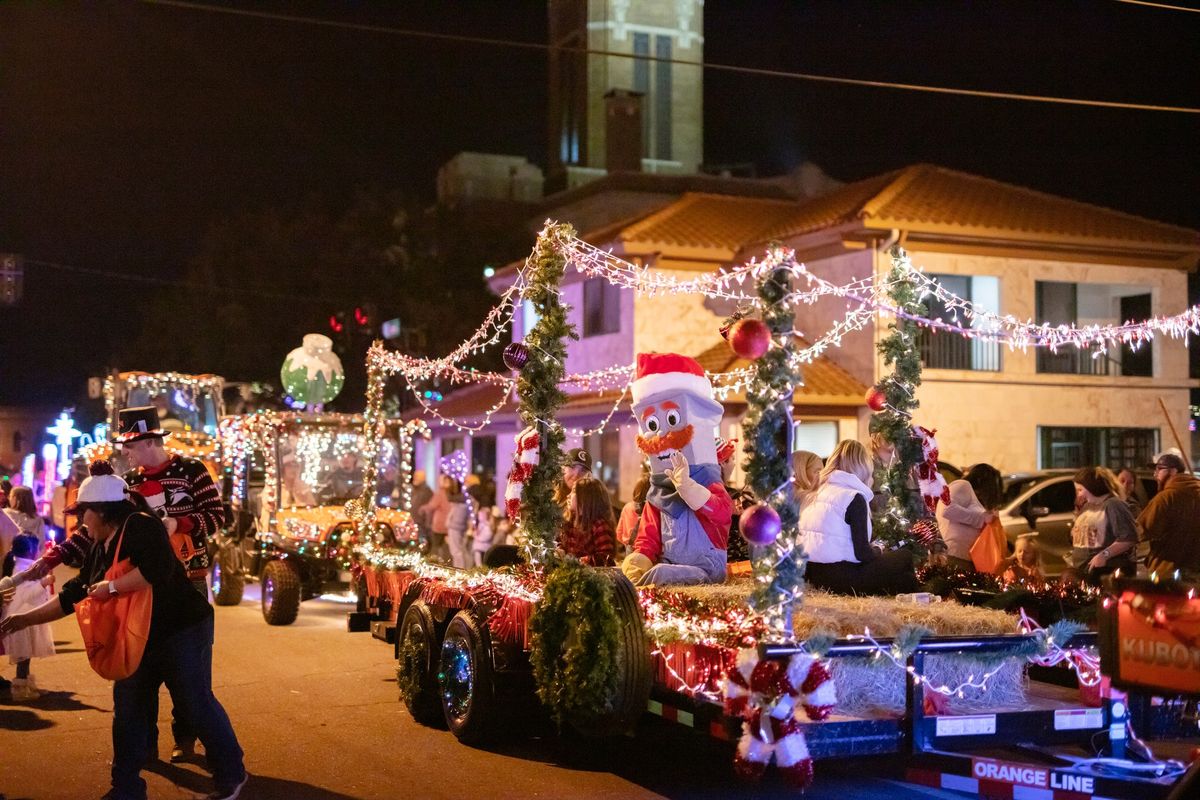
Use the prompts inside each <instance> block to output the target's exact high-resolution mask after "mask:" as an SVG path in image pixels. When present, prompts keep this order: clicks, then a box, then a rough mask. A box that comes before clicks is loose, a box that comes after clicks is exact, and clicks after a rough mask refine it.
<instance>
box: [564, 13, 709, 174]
mask: <svg viewBox="0 0 1200 800" xmlns="http://www.w3.org/2000/svg"><path fill="white" fill-rule="evenodd" d="M548 6H549V15H550V20H549V22H550V25H549V29H550V43H551V45H553V46H555V47H561V48H578V49H580V50H584V49H586V50H590V51H592V52H591V53H590V54H585V53H574V52H568V51H566V50H551V51H550V91H549V111H550V114H549V150H550V152H549V159H548V164H549V169H548V176H547V177H548V181H549V182H551V183H552V184H554V185H556V186H557V187H560V188H561V187H565V186H569V185H576V184H578V183H582V182H585V181H586V180H588V179H590V178H593V177H597V176H598V175H600V174H603V171H604V170H605V169H606V164H605V152H606V146H607V142H606V126H605V99H604V98H605V95H606V94H608V93H609V92H610V91H612V90H624V91H632V92H636V93H638V94H640V95H641V96H642V107H641V113H642V169H643V170H644V171H646V172H660V173H671V174H691V173H695V172H696V171H697V170H698V168H699V166H700V163H701V161H702V160H703V158H704V138H703V131H702V128H703V122H704V120H703V112H704V105H703V88H704V85H703V69H702V68H701V67H698V66H690V65H685V64H678V63H670V60H677V61H692V62H701V61H703V58H704V3H703V0H550V2H549V4H548ZM601 53H607V54H611V55H601Z"/></svg>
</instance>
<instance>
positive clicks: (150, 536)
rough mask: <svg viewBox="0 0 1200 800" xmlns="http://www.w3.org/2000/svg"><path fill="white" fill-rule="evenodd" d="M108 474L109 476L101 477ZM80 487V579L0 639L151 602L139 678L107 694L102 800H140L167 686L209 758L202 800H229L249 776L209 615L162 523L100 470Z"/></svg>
mask: <svg viewBox="0 0 1200 800" xmlns="http://www.w3.org/2000/svg"><path fill="white" fill-rule="evenodd" d="M106 470H107V472H106ZM92 471H93V474H92V476H91V477H89V478H87V479H86V480H84V482H83V484H82V485H81V486H80V487H79V495H78V499H77V501H76V503H75V505H74V506H72V507H71V508H70V509H69V513H71V514H78V515H79V516H80V517H81V518H82V520H83V524H84V525H86V526H87V529H88V530H89V531H90V532H91V533H92V535H93V536H94V537H95V543H94V544H93V545H92V546H91V547H90V548H89V549H88V552H87V555H86V556H85V558H84V562H83V567H82V568H81V569H80V572H79V574H78V575H77V576H76V577H74V578H72V579H71V580H69V581H67V582H66V583H65V584H63V587H62V591H61V592H60V593H59V594H58V596H57V597H53V598H51V599H50V600H49V601H47V602H46V603H43V604H42V605H40V606H38V607H37V608H35V609H33V610H30V611H26V612H24V613H18V614H12V615H11V616H8V617H6V618H5V619H4V621H3V622H0V635H5V636H7V635H11V634H13V633H16V632H18V631H22V630H25V629H26V628H28V627H30V626H31V625H39V624H44V623H48V622H53V621H55V620H57V619H61V618H62V617H64V616H66V615H67V614H70V613H72V612H73V611H74V610H75V606H76V604H78V603H79V602H81V601H82V600H83V599H84V598H85V597H90V598H92V599H93V601H94V602H104V601H105V600H106V599H108V598H110V597H114V596H117V595H120V594H124V593H127V592H139V591H149V592H153V602H152V611H151V617H150V631H149V635H148V637H147V640H146V649H145V653H144V654H143V656H142V660H141V663H140V664H139V665H138V667H137V669H136V671H135V672H134V673H133V674H132V675H130V676H129V677H128V678H124V679H122V680H119V681H116V682H115V683H114V684H113V725H112V741H113V759H112V789H111V790H110V791H109V792H108V793H107V794H105V795H104V798H102V800H144V799H145V797H146V782H145V781H144V780H143V779H142V777H141V774H140V773H141V771H142V768H143V767H144V766H145V764H146V761H147V756H148V755H149V752H148V745H149V741H148V740H147V737H146V720H147V719H149V718H150V717H151V715H152V714H154V713H155V707H156V705H155V704H156V701H157V698H158V690H159V687H160V686H162V684H163V683H166V684H167V686H168V687H169V688H171V689H172V694H173V695H174V696H175V697H176V698H177V699H178V700H180V701H181V702H182V703H184V704H185V705H186V707H187V712H188V717H189V719H191V720H193V721H194V723H195V727H196V731H197V733H198V734H199V736H200V740H201V741H202V742H204V748H205V751H206V753H207V754H208V761H209V765H210V767H211V768H212V772H213V780H214V782H215V783H216V790H215V791H214V792H212V793H211V794H209V795H208V798H209V800H236V798H237V797H238V795H239V794H240V793H241V790H242V788H243V787H244V786H245V784H246V781H247V780H248V776H247V774H246V769H245V767H244V765H243V763H242V748H241V746H240V745H239V744H238V740H237V735H236V734H235V733H234V731H233V726H232V725H231V724H230V722H229V717H228V716H227V715H226V713H225V709H224V708H222V706H221V703H220V702H219V701H218V700H217V698H216V697H215V696H214V695H213V690H212V642H213V611H212V607H211V606H209V605H208V603H207V602H205V600H204V598H203V597H201V596H200V594H199V593H198V592H197V591H196V590H195V589H194V588H193V587H192V585H191V584H190V583H189V581H188V579H187V576H186V574H185V573H184V569H183V565H182V564H180V562H179V560H178V559H177V558H176V557H175V556H174V554H173V553H172V550H171V547H170V545H169V544H168V543H167V537H166V531H165V530H164V527H163V524H162V521H161V520H160V519H158V518H156V517H154V516H152V515H151V514H148V513H144V512H143V511H140V510H139V508H142V509H144V508H146V505H145V503H144V502H142V501H141V498H137V500H136V501H135V500H134V499H132V498H131V495H130V492H129V487H128V485H127V484H126V483H125V481H123V480H121V479H120V478H118V477H117V476H116V475H113V474H111V471H112V468H111V467H110V466H109V465H108V464H107V463H104V462H100V463H98V464H94V465H92ZM125 560H128V561H129V563H130V565H131V566H132V567H133V569H132V570H131V571H130V572H127V573H125V574H123V575H121V576H120V577H118V578H116V579H114V580H111V581H110V580H108V579H107V578H106V577H105V575H106V573H107V572H108V570H109V569H110V568H111V567H112V565H113V564H114V563H115V562H120V561H125Z"/></svg>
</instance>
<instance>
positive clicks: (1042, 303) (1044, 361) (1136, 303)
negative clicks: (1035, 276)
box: [1037, 281, 1154, 378]
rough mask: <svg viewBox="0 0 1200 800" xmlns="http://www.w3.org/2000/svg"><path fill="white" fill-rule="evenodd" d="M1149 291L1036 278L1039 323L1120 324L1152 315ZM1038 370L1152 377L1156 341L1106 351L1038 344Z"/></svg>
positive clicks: (1064, 373)
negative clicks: (1056, 349)
mask: <svg viewBox="0 0 1200 800" xmlns="http://www.w3.org/2000/svg"><path fill="white" fill-rule="evenodd" d="M1150 299H1151V298H1150V293H1149V292H1147V291H1146V288H1145V287H1144V286H1125V285H1119V284H1108V283H1064V282H1061V281H1038V282H1037V321H1038V323H1039V324H1042V323H1049V324H1051V325H1077V326H1084V325H1120V324H1121V323H1122V322H1125V321H1131V322H1142V321H1144V320H1146V319H1148V318H1149V317H1150ZM1037 371H1038V372H1042V373H1049V374H1054V375H1120V376H1124V377H1131V376H1139V377H1147V378H1149V377H1153V376H1154V345H1153V343H1151V342H1146V343H1144V344H1142V345H1141V346H1140V347H1138V348H1136V349H1134V347H1132V346H1131V345H1122V346H1120V347H1112V348H1109V349H1107V350H1081V349H1079V348H1077V347H1063V348H1060V349H1059V351H1058V352H1057V353H1052V352H1050V351H1049V350H1047V349H1046V348H1044V347H1043V348H1039V349H1038V354H1037Z"/></svg>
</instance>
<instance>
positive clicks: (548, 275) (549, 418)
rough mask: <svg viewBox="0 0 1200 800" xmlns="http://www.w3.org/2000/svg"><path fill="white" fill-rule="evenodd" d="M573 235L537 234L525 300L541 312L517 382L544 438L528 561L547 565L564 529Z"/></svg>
mask: <svg viewBox="0 0 1200 800" xmlns="http://www.w3.org/2000/svg"><path fill="white" fill-rule="evenodd" d="M574 235H575V230H574V228H572V227H571V226H570V225H563V224H557V223H547V224H546V227H545V228H544V229H543V230H542V232H541V233H540V234H538V240H537V245H536V246H535V247H534V250H533V253H532V254H531V255H530V256H529V259H528V260H527V261H526V262H525V264H526V269H525V280H526V281H527V285H526V287H525V299H527V300H528V301H529V302H530V303H531V304H532V305H533V308H534V310H535V311H536V312H537V315H538V321H537V324H536V325H534V326H533V329H532V330H530V331H528V332H527V333H526V334H525V340H524V345H525V346H526V347H527V348H528V351H529V359H528V361H527V362H526V363H525V366H524V367H522V369H521V375H520V378H519V379H518V381H517V395H518V396H519V397H520V400H521V404H520V409H519V412H520V415H521V421H522V422H523V423H524V424H525V425H527V426H528V425H534V426H536V427H537V430H538V434H539V436H540V437H541V442H540V448H539V449H540V451H541V453H540V456H541V457H540V460H539V461H538V464H537V466H536V467H534V469H533V474H532V475H531V476H530V478H529V480H528V481H527V482H526V483H525V489H524V493H523V496H522V498H521V527H522V528H523V529H524V531H525V535H526V539H527V542H528V544H527V547H528V552H529V556H530V560H531V561H532V562H533V563H535V564H546V563H548V562H549V561H550V560H551V559H552V558H553V557H554V542H555V538H556V537H557V536H558V531H559V528H561V527H562V509H561V508H560V507H559V505H558V503H556V502H555V501H554V488H555V486H556V485H557V484H558V481H559V480H560V477H561V473H562V458H563V456H562V445H563V441H564V438H565V437H564V434H563V429H562V426H561V425H559V424H558V423H557V422H556V421H555V415H556V414H557V412H558V409H559V408H560V407H561V406H562V404H563V403H564V402H565V401H566V395H565V394H564V393H563V391H562V390H561V389H560V388H559V384H560V383H561V382H562V379H563V377H564V376H565V374H566V370H565V368H564V366H563V365H564V364H565V362H566V360H567V347H566V343H565V341H564V340H565V339H566V338H567V337H570V338H572V339H578V338H579V335H578V334H577V333H576V332H575V326H574V325H571V324H570V323H569V322H567V310H568V307H567V306H565V305H563V304H562V302H561V298H560V295H559V288H558V287H559V284H560V283H561V282H562V278H563V273H564V272H565V271H566V265H567V259H566V256H565V255H564V253H565V251H566V243H567V240H569V239H570V238H571V237H573V236H574Z"/></svg>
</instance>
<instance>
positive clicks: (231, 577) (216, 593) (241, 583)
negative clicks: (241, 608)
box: [212, 544, 246, 606]
mask: <svg viewBox="0 0 1200 800" xmlns="http://www.w3.org/2000/svg"><path fill="white" fill-rule="evenodd" d="M236 547H238V545H237V544H230V545H228V546H225V547H219V548H217V554H216V556H215V557H214V558H213V568H212V591H213V602H214V603H216V604H217V605H219V606H236V605H237V604H238V603H240V602H242V595H243V593H244V592H245V591H246V576H245V575H243V574H242V565H241V564H239V563H237V562H238V560H239V559H238V558H237V553H236V552H235V551H234V548H236Z"/></svg>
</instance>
